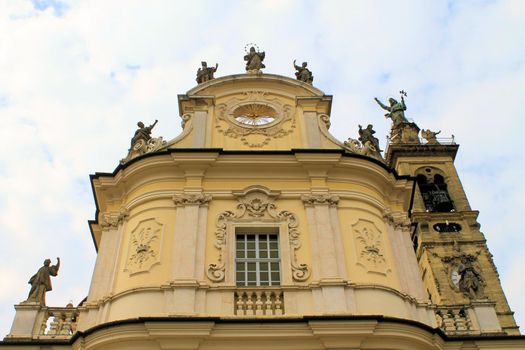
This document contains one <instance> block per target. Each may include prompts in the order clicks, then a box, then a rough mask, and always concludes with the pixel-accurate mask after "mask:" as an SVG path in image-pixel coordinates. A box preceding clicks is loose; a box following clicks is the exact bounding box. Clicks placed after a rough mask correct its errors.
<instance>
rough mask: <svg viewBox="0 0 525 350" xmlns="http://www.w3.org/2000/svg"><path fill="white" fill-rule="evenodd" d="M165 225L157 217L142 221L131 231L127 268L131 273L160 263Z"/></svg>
mask: <svg viewBox="0 0 525 350" xmlns="http://www.w3.org/2000/svg"><path fill="white" fill-rule="evenodd" d="M163 228H164V225H163V224H161V223H159V222H157V221H156V220H155V219H147V220H144V221H141V222H140V223H139V224H138V225H137V227H135V229H133V231H131V236H130V244H129V250H128V257H127V261H126V270H127V271H129V273H130V275H133V274H135V273H138V272H144V271H149V270H150V269H151V267H153V265H156V264H159V263H160V250H161V240H162V233H163Z"/></svg>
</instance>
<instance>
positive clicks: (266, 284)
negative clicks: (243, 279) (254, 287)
mask: <svg viewBox="0 0 525 350" xmlns="http://www.w3.org/2000/svg"><path fill="white" fill-rule="evenodd" d="M259 285H260V286H269V285H270V282H268V281H264V282H263V281H261V283H259Z"/></svg>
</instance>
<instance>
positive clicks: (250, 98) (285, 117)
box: [217, 91, 295, 148]
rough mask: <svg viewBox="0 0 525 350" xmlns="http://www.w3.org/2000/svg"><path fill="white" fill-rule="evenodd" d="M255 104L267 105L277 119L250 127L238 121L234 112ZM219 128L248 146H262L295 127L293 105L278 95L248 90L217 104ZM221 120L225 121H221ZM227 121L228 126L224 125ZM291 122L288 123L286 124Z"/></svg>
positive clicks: (286, 133) (221, 131)
mask: <svg viewBox="0 0 525 350" xmlns="http://www.w3.org/2000/svg"><path fill="white" fill-rule="evenodd" d="M249 105H253V106H254V107H257V106H267V107H269V108H270V109H272V110H274V111H275V121H274V122H272V123H269V124H268V125H260V126H254V127H249V126H246V125H240V124H239V123H237V122H236V120H235V116H234V112H235V110H237V109H238V108H240V107H243V106H249ZM217 109H218V113H217V128H218V131H219V132H220V133H223V134H224V135H226V136H228V137H231V138H240V139H241V141H242V142H243V144H244V145H246V146H248V147H253V148H254V147H262V146H264V145H266V144H268V142H270V140H271V139H272V138H279V137H283V136H286V135H288V134H290V133H291V132H292V131H293V129H294V128H295V118H293V115H292V106H290V105H286V104H283V103H282V102H281V101H280V100H279V99H278V98H277V97H271V96H269V95H268V94H267V93H266V92H264V91H248V92H245V93H244V94H243V96H242V97H240V98H237V97H235V98H232V99H231V100H229V101H228V102H226V103H222V104H220V105H218V106H217ZM221 121H222V122H223V123H221ZM224 122H226V125H227V126H226V127H225V126H224ZM286 122H289V124H288V125H285V123H286ZM250 135H261V136H262V141H261V138H260V137H259V138H251V139H250Z"/></svg>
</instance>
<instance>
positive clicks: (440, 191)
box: [417, 168, 454, 213]
mask: <svg viewBox="0 0 525 350" xmlns="http://www.w3.org/2000/svg"><path fill="white" fill-rule="evenodd" d="M417 183H418V185H419V190H420V191H421V195H422V196H423V201H424V203H425V209H426V210H427V211H428V212H441V213H447V212H452V211H454V205H453V203H452V200H451V199H450V196H449V194H448V190H447V184H446V183H445V179H444V178H443V176H441V175H439V174H434V172H433V170H432V169H431V168H426V169H425V174H419V175H417Z"/></svg>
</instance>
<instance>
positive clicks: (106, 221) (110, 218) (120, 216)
mask: <svg viewBox="0 0 525 350" xmlns="http://www.w3.org/2000/svg"><path fill="white" fill-rule="evenodd" d="M128 216H129V211H128V210H127V209H126V208H121V209H120V211H118V212H107V213H102V214H101V215H100V221H99V225H100V226H101V227H102V228H103V229H111V228H117V227H118V226H119V225H120V224H121V223H122V222H124V221H125V220H126V219H127V218H128Z"/></svg>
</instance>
